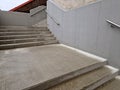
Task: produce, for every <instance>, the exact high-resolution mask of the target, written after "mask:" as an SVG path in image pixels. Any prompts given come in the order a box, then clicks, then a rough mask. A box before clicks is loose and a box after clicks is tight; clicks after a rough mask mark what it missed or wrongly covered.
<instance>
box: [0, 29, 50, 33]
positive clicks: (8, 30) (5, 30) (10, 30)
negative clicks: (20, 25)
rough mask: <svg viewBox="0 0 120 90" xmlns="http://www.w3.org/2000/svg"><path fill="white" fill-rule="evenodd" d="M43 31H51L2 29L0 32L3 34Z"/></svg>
mask: <svg viewBox="0 0 120 90" xmlns="http://www.w3.org/2000/svg"><path fill="white" fill-rule="evenodd" d="M41 31H49V30H48V29H46V30H43V29H41V30H39V29H38V30H36V29H26V30H24V29H15V30H14V29H0V32H1V33H3V32H41Z"/></svg>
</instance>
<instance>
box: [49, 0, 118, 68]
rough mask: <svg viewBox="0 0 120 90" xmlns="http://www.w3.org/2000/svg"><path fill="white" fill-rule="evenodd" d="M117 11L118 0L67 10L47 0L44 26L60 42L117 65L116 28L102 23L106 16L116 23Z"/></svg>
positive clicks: (104, 22)
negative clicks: (46, 22)
mask: <svg viewBox="0 0 120 90" xmlns="http://www.w3.org/2000/svg"><path fill="white" fill-rule="evenodd" d="M119 10H120V0H98V1H97V2H96V3H93V4H89V5H87V6H83V7H80V8H77V9H74V10H70V11H68V10H63V9H61V8H60V7H57V6H56V5H55V3H54V2H52V0H49V1H48V8H47V12H48V14H49V15H48V17H47V18H48V19H47V20H48V28H49V29H50V30H51V31H52V33H53V34H54V35H55V36H56V37H57V39H58V40H59V41H60V42H61V43H64V44H67V45H70V46H73V47H75V48H78V49H81V50H84V51H87V52H90V53H93V54H96V55H98V56H101V57H104V58H107V59H108V60H109V63H110V64H111V65H112V66H115V67H117V68H120V60H119V59H120V30H118V29H115V28H111V27H110V25H109V24H108V23H107V22H106V20H107V19H109V20H112V21H114V22H116V23H118V24H120V12H119ZM51 17H52V18H51ZM53 19H54V20H53ZM56 22H57V23H59V24H60V25H57V24H56Z"/></svg>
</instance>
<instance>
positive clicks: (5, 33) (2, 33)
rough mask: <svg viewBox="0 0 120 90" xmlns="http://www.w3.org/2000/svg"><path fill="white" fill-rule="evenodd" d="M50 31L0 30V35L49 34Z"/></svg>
mask: <svg viewBox="0 0 120 90" xmlns="http://www.w3.org/2000/svg"><path fill="white" fill-rule="evenodd" d="M50 33H51V32H50V31H47V30H46V31H27V32H24V31H23V32H0V36H5V35H28V34H50Z"/></svg>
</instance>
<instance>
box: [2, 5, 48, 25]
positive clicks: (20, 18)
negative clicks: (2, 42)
mask: <svg viewBox="0 0 120 90" xmlns="http://www.w3.org/2000/svg"><path fill="white" fill-rule="evenodd" d="M40 8H41V7H37V8H36V9H35V10H34V9H33V10H31V11H32V12H31V13H21V12H11V11H9V12H7V11H0V25H1V26H2V25H3V26H6V25H8V26H31V25H33V24H36V23H38V22H40V21H41V20H43V19H45V18H46V12H45V8H46V7H43V6H42V9H40Z"/></svg>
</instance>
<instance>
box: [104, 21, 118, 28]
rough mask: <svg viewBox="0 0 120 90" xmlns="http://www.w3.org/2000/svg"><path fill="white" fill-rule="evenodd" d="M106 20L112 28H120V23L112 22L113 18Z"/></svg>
mask: <svg viewBox="0 0 120 90" xmlns="http://www.w3.org/2000/svg"><path fill="white" fill-rule="evenodd" d="M106 22H108V23H109V24H110V25H111V27H112V28H118V29H120V25H119V24H117V23H115V22H112V21H111V20H106Z"/></svg>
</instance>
